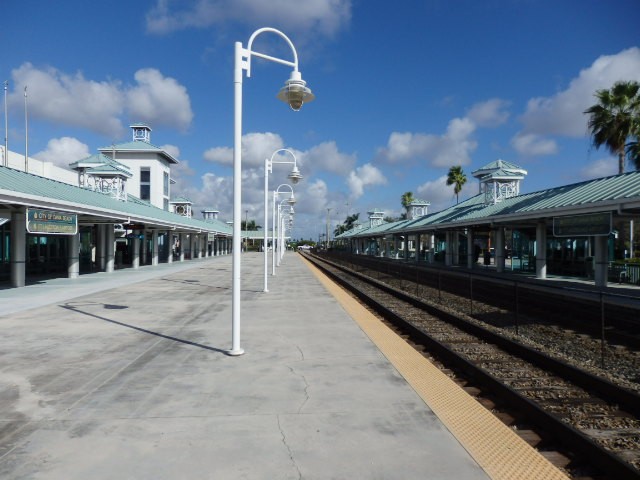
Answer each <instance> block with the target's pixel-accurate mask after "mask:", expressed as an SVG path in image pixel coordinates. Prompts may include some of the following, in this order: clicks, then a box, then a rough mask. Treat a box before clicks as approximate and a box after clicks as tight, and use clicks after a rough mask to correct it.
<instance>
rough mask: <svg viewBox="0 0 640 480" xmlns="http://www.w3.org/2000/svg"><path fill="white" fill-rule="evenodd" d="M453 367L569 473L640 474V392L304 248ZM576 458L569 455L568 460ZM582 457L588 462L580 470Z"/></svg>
mask: <svg viewBox="0 0 640 480" xmlns="http://www.w3.org/2000/svg"><path fill="white" fill-rule="evenodd" d="M305 257H306V258H308V259H309V260H310V261H312V262H313V263H314V264H315V265H316V266H318V267H319V268H320V269H321V270H323V271H324V272H325V273H327V274H328V275H329V276H330V277H331V278H333V279H334V280H335V281H336V282H338V283H339V284H341V285H342V286H344V287H345V288H347V289H348V290H350V291H351V292H352V293H353V294H355V295H356V296H357V297H358V298H359V299H360V300H361V301H362V302H363V303H365V304H366V305H368V306H369V307H370V308H371V309H373V310H374V311H375V312H377V313H378V314H379V315H381V316H382V317H383V318H384V319H385V320H386V321H388V322H390V323H392V324H393V325H394V326H396V327H397V328H398V329H400V331H401V332H403V333H404V334H405V335H407V336H408V337H409V338H410V339H411V341H412V342H413V343H415V344H418V345H421V346H424V348H425V349H426V350H427V351H428V352H429V353H430V354H431V355H434V356H435V357H436V358H437V359H438V361H440V362H442V363H443V364H444V365H445V366H446V367H447V368H450V369H453V370H454V371H455V372H456V375H462V376H464V377H465V378H467V379H469V380H470V381H471V382H473V384H474V385H475V386H477V387H478V388H479V389H480V390H481V391H483V392H486V393H488V394H490V395H491V396H492V397H499V399H500V401H501V402H503V403H504V404H505V405H508V408H509V410H511V411H515V412H519V413H517V414H513V416H515V417H516V418H517V417H520V419H521V420H520V421H524V422H526V423H527V424H530V425H535V426H536V430H537V431H540V432H542V433H541V436H542V437H543V438H546V439H552V441H553V443H554V444H555V445H559V446H560V448H561V449H562V450H563V451H566V452H569V453H568V454H569V456H570V457H571V458H573V459H575V460H576V461H577V462H578V464H579V465H580V466H579V467H576V466H575V465H573V466H568V467H567V466H564V468H565V471H568V472H569V473H570V474H572V475H573V476H574V477H580V478H585V475H586V477H587V478H599V479H601V478H611V479H638V478H640V395H639V394H638V393H637V392H633V391H631V390H629V389H626V388H623V387H620V386H618V385H615V384H613V383H612V382H610V381H608V380H606V379H603V378H600V377H597V376H595V375H593V374H591V373H589V372H587V371H584V370H582V369H580V368H578V367H576V366H572V365H569V364H567V363H565V362H564V361H561V360H558V359H555V358H552V357H551V356H549V355H546V354H544V353H541V352H539V351H537V350H536V349H534V348H531V347H530V346H527V345H523V344H521V343H519V342H517V341H514V340H513V339H511V338H507V337H505V336H502V335H500V334H498V333H496V332H495V330H493V329H491V328H486V327H484V326H483V325H481V324H480V322H478V321H476V320H474V319H472V318H470V317H468V316H466V315H464V314H459V313H456V312H455V311H454V310H452V309H449V308H443V307H442V306H440V305H438V304H436V303H435V302H427V301H424V300H422V299H418V298H416V297H415V296H414V295H411V294H409V293H406V292H404V291H401V290H399V289H396V288H393V287H390V286H389V285H387V284H384V283H381V282H379V281H378V280H375V279H372V278H370V277H368V276H366V275H362V274H359V273H356V272H354V271H353V270H350V269H349V268H348V267H345V266H342V265H339V264H336V263H334V262H330V261H328V260H326V259H320V258H319V257H316V256H312V255H305ZM574 463H575V462H574ZM585 465H588V466H589V468H592V469H593V470H592V471H590V472H588V473H585Z"/></svg>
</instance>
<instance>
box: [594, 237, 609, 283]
mask: <svg viewBox="0 0 640 480" xmlns="http://www.w3.org/2000/svg"><path fill="white" fill-rule="evenodd" d="M594 240H595V242H594V243H595V247H596V248H595V250H596V258H595V265H594V267H593V279H594V281H595V285H596V287H606V286H607V283H608V280H609V279H608V276H607V272H608V269H609V237H606V236H601V237H594Z"/></svg>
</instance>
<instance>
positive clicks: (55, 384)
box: [0, 253, 566, 480]
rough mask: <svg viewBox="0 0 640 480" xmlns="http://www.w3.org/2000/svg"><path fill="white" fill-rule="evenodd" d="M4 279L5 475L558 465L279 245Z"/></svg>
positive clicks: (522, 473) (201, 475)
mask: <svg viewBox="0 0 640 480" xmlns="http://www.w3.org/2000/svg"><path fill="white" fill-rule="evenodd" d="M262 262H263V256H262V254H258V253H246V254H243V256H242V287H241V290H242V293H241V318H242V321H241V346H242V348H244V350H245V354H244V355H241V356H229V355H227V354H226V350H227V349H229V348H230V347H231V257H230V256H226V257H214V258H205V259H199V260H194V261H190V262H185V263H174V264H163V265H159V266H156V267H142V268H140V269H137V270H131V269H125V270H118V271H115V272H113V273H110V274H93V275H88V276H81V277H80V278H78V279H73V280H70V279H54V280H50V281H41V282H38V283H36V284H33V285H29V286H26V287H22V288H18V289H4V290H0V325H2V337H1V338H0V400H1V401H0V478H2V479H5V480H18V479H20V480H22V479H47V480H55V479H64V480H74V479H82V480H85V479H88V478H90V479H92V480H103V479H104V480H106V479H109V480H112V479H114V478H118V479H135V480H146V479H153V480H163V479H167V480H168V479H171V480H175V479H222V478H225V479H265V480H266V479H268V480H273V479H356V478H357V479H389V480H393V479H398V480H400V479H402V480H406V479H418V478H429V479H431V480H437V479H451V478H456V479H458V480H472V479H473V480H475V479H487V478H492V479H507V478H509V479H516V478H522V479H538V478H540V479H553V478H566V477H565V476H564V475H563V474H562V472H560V471H559V470H557V469H555V467H553V466H551V464H549V463H548V462H547V461H546V460H545V459H544V457H542V456H541V455H540V454H539V453H537V452H536V451H535V450H533V449H532V448H531V447H530V446H529V445H528V444H526V443H525V442H524V441H522V440H521V439H520V438H519V437H517V436H516V435H515V433H513V431H512V430H511V429H510V428H508V427H506V426H505V425H503V424H502V423H500V422H499V420H497V419H496V418H495V417H494V416H493V415H492V414H491V413H489V412H488V411H486V410H485V409H484V408H483V407H481V406H480V405H479V404H478V403H477V402H476V401H475V400H474V399H472V398H471V397H470V396H468V395H467V394H466V393H465V392H464V391H463V390H462V389H461V388H460V387H458V386H457V385H455V384H454V383H453V382H452V381H451V380H450V379H448V377H447V376H446V375H445V374H443V373H442V372H440V371H438V370H437V369H436V368H435V367H434V366H433V365H431V364H429V363H428V362H427V361H426V360H425V359H424V357H423V356H422V355H420V354H419V353H417V352H415V351H414V350H413V349H411V348H410V347H409V346H408V345H406V344H405V343H404V341H403V340H402V339H401V338H399V337H398V336H397V335H395V334H394V333H393V332H392V331H390V330H389V329H388V328H386V327H385V326H384V324H382V323H381V322H378V321H377V320H376V319H375V318H374V317H373V316H372V315H371V314H370V313H369V312H368V311H367V310H366V309H364V308H362V307H361V306H359V304H357V303H356V302H355V301H353V299H351V297H349V295H347V294H346V293H344V292H342V291H341V290H338V289H336V288H335V287H332V286H331V285H330V284H329V282H328V281H327V280H326V279H325V278H323V276H322V275H321V274H320V273H318V272H317V271H315V270H313V269H312V268H311V267H310V266H309V265H307V264H306V262H305V261H304V259H303V258H302V257H301V256H300V255H298V254H295V253H288V254H287V255H286V256H285V258H284V261H283V263H282V265H281V267H279V268H278V269H277V275H276V276H275V277H273V276H271V275H269V292H268V293H264V292H263V291H262V289H263V263H262Z"/></svg>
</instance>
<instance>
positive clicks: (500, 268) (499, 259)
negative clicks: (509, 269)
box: [495, 227, 505, 272]
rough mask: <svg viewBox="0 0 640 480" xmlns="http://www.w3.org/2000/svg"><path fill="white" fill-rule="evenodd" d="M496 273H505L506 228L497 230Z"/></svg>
mask: <svg viewBox="0 0 640 480" xmlns="http://www.w3.org/2000/svg"><path fill="white" fill-rule="evenodd" d="M495 252H496V272H504V252H505V249H504V228H502V227H500V228H498V229H497V230H496V249H495Z"/></svg>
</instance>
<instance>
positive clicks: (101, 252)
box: [96, 224, 107, 272]
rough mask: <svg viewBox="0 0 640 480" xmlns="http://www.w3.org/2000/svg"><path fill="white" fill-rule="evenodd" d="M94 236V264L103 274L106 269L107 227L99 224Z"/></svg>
mask: <svg viewBox="0 0 640 480" xmlns="http://www.w3.org/2000/svg"><path fill="white" fill-rule="evenodd" d="M96 235H97V237H98V238H97V239H96V242H97V245H96V262H97V264H98V270H99V271H100V272H104V271H105V270H106V269H107V225H105V224H99V225H98V229H97V231H96Z"/></svg>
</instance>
